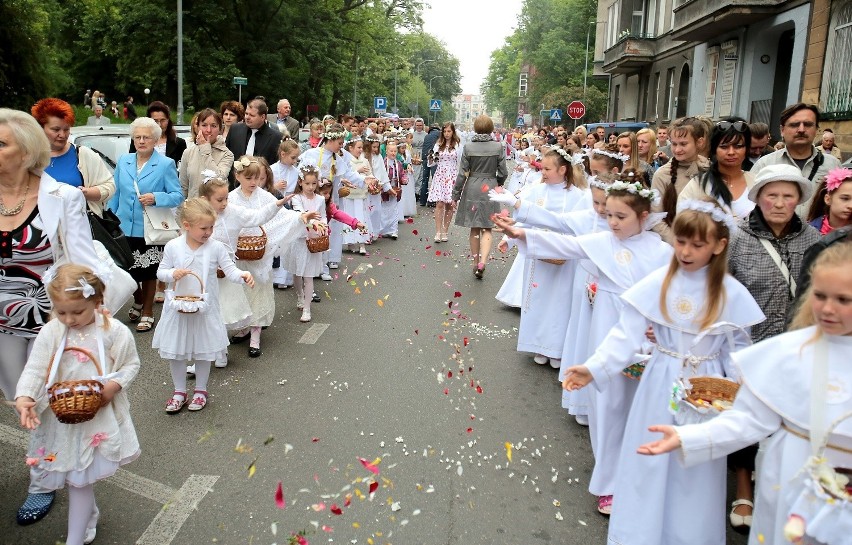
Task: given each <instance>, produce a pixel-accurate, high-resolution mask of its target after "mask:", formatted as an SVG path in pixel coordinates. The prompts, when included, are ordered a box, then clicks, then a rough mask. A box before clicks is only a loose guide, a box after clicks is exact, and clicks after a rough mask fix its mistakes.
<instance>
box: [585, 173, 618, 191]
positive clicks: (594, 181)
mask: <svg viewBox="0 0 852 545" xmlns="http://www.w3.org/2000/svg"><path fill="white" fill-rule="evenodd" d="M588 181H589V187H597V188H598V189H603V190H604V191H606V190H607V189H609V186H610V185H612V184H608V183H607V182H604V181H603V180H599V179H598V177H597V176H589V180H588Z"/></svg>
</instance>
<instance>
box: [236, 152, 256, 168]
mask: <svg viewBox="0 0 852 545" xmlns="http://www.w3.org/2000/svg"><path fill="white" fill-rule="evenodd" d="M257 162H258V161H257V159H249V158H248V156H247V155H244V156H242V157H241V158H240V159H237V160H236V161H234V170H236V171H237V172H242V171H243V169H244V168H246V167H247V166H249V165H250V164H252V163H257Z"/></svg>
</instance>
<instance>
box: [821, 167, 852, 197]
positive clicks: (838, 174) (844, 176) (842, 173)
mask: <svg viewBox="0 0 852 545" xmlns="http://www.w3.org/2000/svg"><path fill="white" fill-rule="evenodd" d="M843 182H852V170H849V169H848V168H842V167H838V168H834V169H831V170H829V171H828V174H827V175H826V177H825V189H826V190H827V191H828V192H829V193H831V192H832V191H834V190H836V189H837V188H838V187H840V186H841V184H843Z"/></svg>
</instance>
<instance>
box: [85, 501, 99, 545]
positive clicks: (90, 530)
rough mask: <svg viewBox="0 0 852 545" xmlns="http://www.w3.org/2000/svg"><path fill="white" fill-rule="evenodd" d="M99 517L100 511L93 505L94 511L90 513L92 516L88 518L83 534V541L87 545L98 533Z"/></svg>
mask: <svg viewBox="0 0 852 545" xmlns="http://www.w3.org/2000/svg"><path fill="white" fill-rule="evenodd" d="M100 518H101V511H100V510H99V509H98V506H97V505H96V506H95V512H94V513H92V517H91V518H90V519H89V524H88V525H87V527H86V534H85V535H84V536H83V543H85V545H89V543H91V542H93V541H94V540H95V537H97V535H98V519H100Z"/></svg>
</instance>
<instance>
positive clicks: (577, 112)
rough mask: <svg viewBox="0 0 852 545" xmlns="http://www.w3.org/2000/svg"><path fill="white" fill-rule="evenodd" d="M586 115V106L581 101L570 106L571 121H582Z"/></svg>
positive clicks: (569, 115) (576, 101)
mask: <svg viewBox="0 0 852 545" xmlns="http://www.w3.org/2000/svg"><path fill="white" fill-rule="evenodd" d="M584 115H586V106H585V105H584V104H583V103H582V102H580V101H579V100H575V101H574V102H572V103H571V104H569V105H568V117H570V118H571V119H580V118H582V117H583V116H584Z"/></svg>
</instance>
